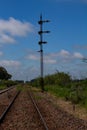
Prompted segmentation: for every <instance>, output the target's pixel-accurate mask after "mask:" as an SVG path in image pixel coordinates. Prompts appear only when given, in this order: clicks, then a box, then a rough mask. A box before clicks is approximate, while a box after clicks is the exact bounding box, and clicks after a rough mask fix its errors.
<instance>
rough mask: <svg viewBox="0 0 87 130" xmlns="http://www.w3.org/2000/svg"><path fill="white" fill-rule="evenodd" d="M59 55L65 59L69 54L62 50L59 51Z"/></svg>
mask: <svg viewBox="0 0 87 130" xmlns="http://www.w3.org/2000/svg"><path fill="white" fill-rule="evenodd" d="M59 54H60V56H63V57H67V56H69V55H70V53H69V52H68V51H66V50H64V49H63V50H61V51H60V53H59Z"/></svg>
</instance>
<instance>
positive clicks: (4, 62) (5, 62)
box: [0, 60, 21, 67]
mask: <svg viewBox="0 0 87 130" xmlns="http://www.w3.org/2000/svg"><path fill="white" fill-rule="evenodd" d="M0 65H1V66H6V67H18V66H20V65H21V63H20V62H19V61H14V60H1V61H0Z"/></svg>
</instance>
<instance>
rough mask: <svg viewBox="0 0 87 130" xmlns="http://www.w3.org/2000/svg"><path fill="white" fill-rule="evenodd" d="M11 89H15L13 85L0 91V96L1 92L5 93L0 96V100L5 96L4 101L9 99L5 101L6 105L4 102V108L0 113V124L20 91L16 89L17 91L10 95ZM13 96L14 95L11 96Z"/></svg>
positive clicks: (0, 105)
mask: <svg viewBox="0 0 87 130" xmlns="http://www.w3.org/2000/svg"><path fill="white" fill-rule="evenodd" d="M12 89H15V87H10V88H8V89H5V90H2V91H0V96H1V95H2V94H5V95H4V96H3V97H2V98H1V100H2V101H1V102H3V98H6V99H5V100H4V101H7V100H9V101H8V103H7V102H6V103H7V104H8V105H7V104H4V106H5V108H3V110H2V113H1V115H0V124H1V123H2V122H3V120H4V118H5V116H6V115H7V113H8V111H9V110H10V108H11V106H12V104H13V103H14V101H15V99H16V98H17V96H18V95H19V93H20V91H17V92H15V94H14V93H13V95H12V91H11V90H12ZM13 91H14V90H13ZM13 96H14V97H13ZM1 102H0V108H1V107H2V106H3V105H2V104H1Z"/></svg>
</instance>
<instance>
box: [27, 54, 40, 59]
mask: <svg viewBox="0 0 87 130" xmlns="http://www.w3.org/2000/svg"><path fill="white" fill-rule="evenodd" d="M26 58H27V59H29V60H39V57H38V56H37V55H36V54H29V55H28V56H27V57H26Z"/></svg>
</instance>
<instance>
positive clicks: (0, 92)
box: [0, 86, 15, 94]
mask: <svg viewBox="0 0 87 130" xmlns="http://www.w3.org/2000/svg"><path fill="white" fill-rule="evenodd" d="M14 87H15V86H13V87H10V88H7V89H4V90H1V91H0V94H3V93H5V92H7V91H9V90H10V89H13V88H14Z"/></svg>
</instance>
